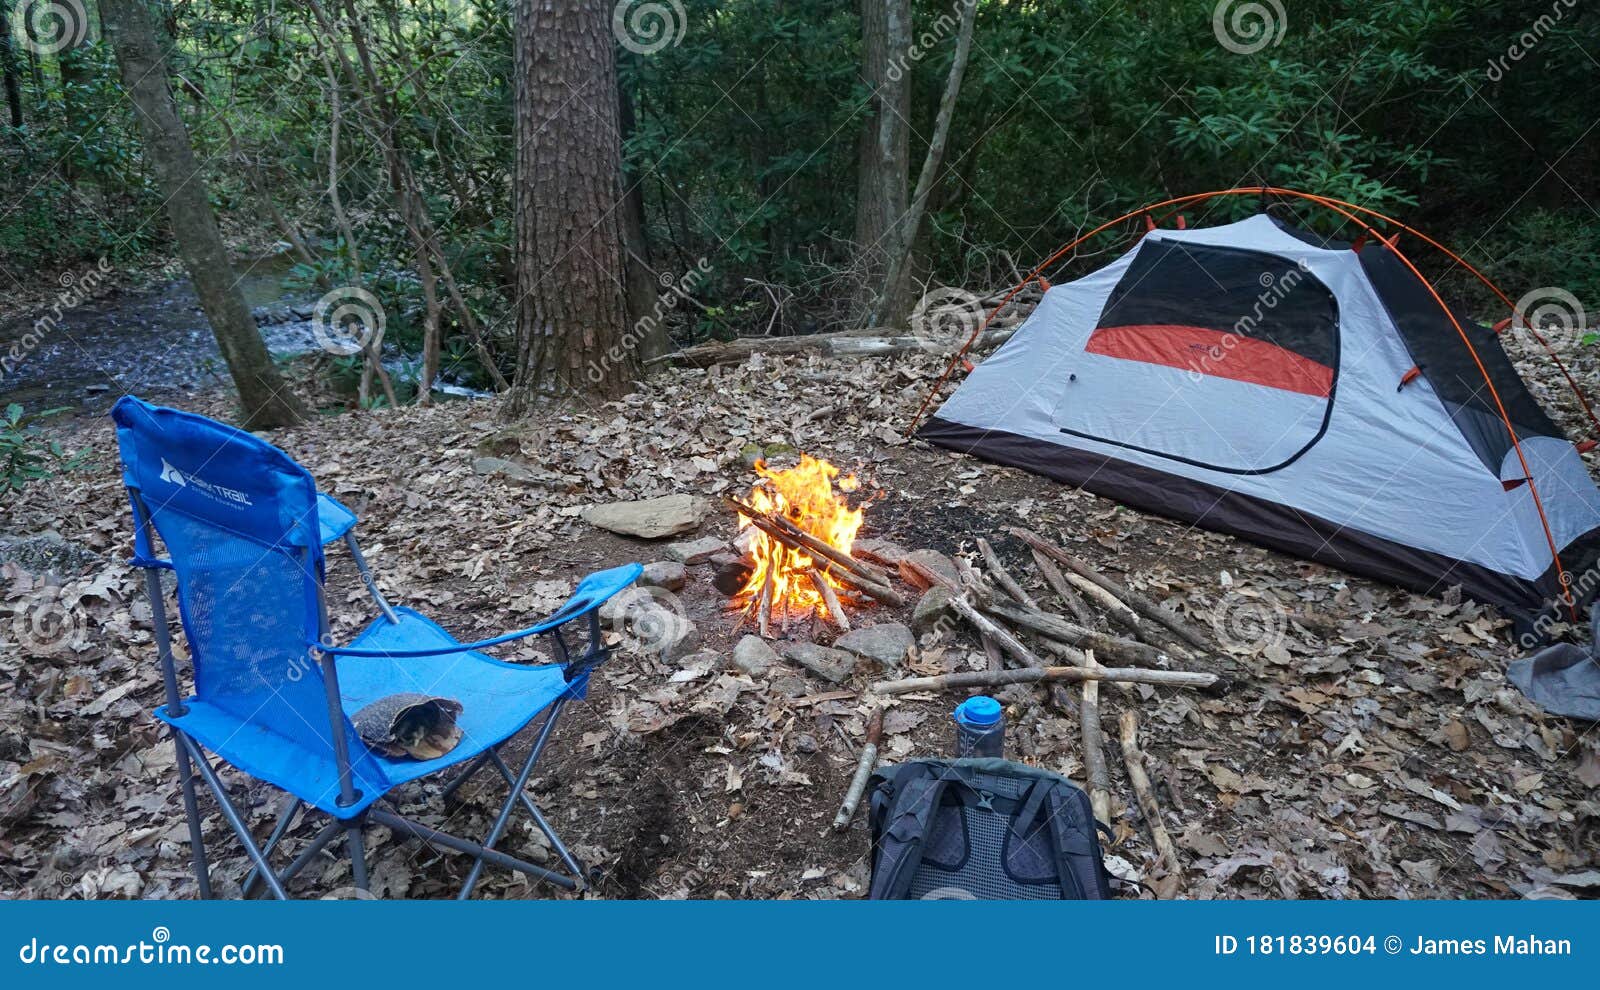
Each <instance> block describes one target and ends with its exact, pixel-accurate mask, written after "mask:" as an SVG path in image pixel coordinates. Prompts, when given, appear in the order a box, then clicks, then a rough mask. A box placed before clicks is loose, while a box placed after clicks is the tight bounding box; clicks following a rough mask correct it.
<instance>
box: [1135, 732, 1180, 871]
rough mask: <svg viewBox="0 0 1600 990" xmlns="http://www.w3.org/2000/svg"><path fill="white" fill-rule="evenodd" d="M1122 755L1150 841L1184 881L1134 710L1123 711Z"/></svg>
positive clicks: (1163, 859)
mask: <svg viewBox="0 0 1600 990" xmlns="http://www.w3.org/2000/svg"><path fill="white" fill-rule="evenodd" d="M1121 725H1122V759H1123V760H1124V761H1125V762H1126V763H1127V764H1128V783H1130V784H1132V785H1133V793H1134V796H1135V797H1136V798H1138V800H1139V812H1140V813H1141V814H1142V815H1144V823H1145V827H1147V828H1148V829H1150V842H1151V843H1152V844H1153V845H1154V846H1155V847H1156V853H1157V854H1158V855H1160V857H1161V862H1162V865H1163V866H1165V867H1166V871H1167V876H1168V877H1170V878H1171V879H1172V882H1173V883H1175V884H1176V883H1181V882H1182V881H1183V865H1182V864H1181V863H1180V862H1178V848H1177V847H1176V846H1174V845H1173V844H1172V836H1170V835H1168V834H1167V826H1166V825H1165V824H1164V823H1163V822H1162V821H1161V806H1160V805H1158V804H1157V803H1156V792H1155V790H1154V789H1153V788H1152V787H1151V786H1150V777H1149V775H1148V774H1146V773H1145V770H1144V754H1143V753H1141V752H1140V751H1139V716H1138V715H1137V714H1135V713H1133V712H1131V711H1126V712H1123V713H1122V723H1121Z"/></svg>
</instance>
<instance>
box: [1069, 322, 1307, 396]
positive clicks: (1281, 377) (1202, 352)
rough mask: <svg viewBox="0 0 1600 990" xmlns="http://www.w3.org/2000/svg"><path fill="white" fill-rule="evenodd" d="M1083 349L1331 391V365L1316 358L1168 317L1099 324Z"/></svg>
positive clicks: (1239, 378)
mask: <svg viewBox="0 0 1600 990" xmlns="http://www.w3.org/2000/svg"><path fill="white" fill-rule="evenodd" d="M1084 350H1086V351H1088V352H1089V353H1090V354H1103V355H1105V356H1106V357H1114V358H1123V359H1125V360H1128V361H1143V362H1145V363H1146V364H1160V365H1165V366H1167V367H1169V368H1182V369H1183V370H1185V371H1190V372H1194V373H1195V374H1201V375H1211V376H1213V377H1215V378H1228V379H1232V380H1233V381H1236V382H1249V383H1250V384H1252V385H1265V386H1267V387H1268V388H1278V389H1283V390H1284V391H1286V392H1299V393H1301V394H1302V395H1314V396H1317V397H1318V398H1323V399H1326V398H1327V397H1328V396H1329V395H1331V394H1332V392H1333V369H1332V368H1330V367H1328V366H1327V365H1325V364H1323V363H1321V362H1320V361H1313V360H1311V359H1310V358H1308V357H1304V356H1302V355H1300V354H1296V353H1295V352H1293V351H1290V350H1285V349H1284V348H1282V347H1279V346H1278V345H1276V344H1269V343H1267V342H1266V341H1264V340H1256V339H1255V338H1254V337H1244V336H1241V335H1239V334H1236V333H1228V332H1226V331H1222V330H1207V329H1205V328H1204V327H1190V326H1182V325H1176V324H1168V323H1157V324H1136V325H1130V326H1121V327H1100V328H1099V329H1097V330H1096V331H1095V332H1094V333H1092V334H1090V335H1089V343H1088V345H1087V346H1086V347H1085V348H1084Z"/></svg>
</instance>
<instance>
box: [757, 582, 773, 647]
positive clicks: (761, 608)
mask: <svg viewBox="0 0 1600 990" xmlns="http://www.w3.org/2000/svg"><path fill="white" fill-rule="evenodd" d="M772 571H773V569H772V568H771V567H768V568H767V579H766V580H765V581H763V582H762V583H761V598H760V599H759V600H758V601H757V602H756V621H757V622H759V623H760V625H759V627H758V628H759V629H760V631H761V638H762V639H771V638H772Z"/></svg>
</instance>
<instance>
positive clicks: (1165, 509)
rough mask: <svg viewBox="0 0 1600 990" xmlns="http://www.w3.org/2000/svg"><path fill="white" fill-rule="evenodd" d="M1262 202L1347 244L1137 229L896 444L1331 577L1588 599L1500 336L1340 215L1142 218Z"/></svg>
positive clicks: (1252, 223)
mask: <svg viewBox="0 0 1600 990" xmlns="http://www.w3.org/2000/svg"><path fill="white" fill-rule="evenodd" d="M1268 193H1271V194H1275V195H1284V196H1293V197H1299V198H1303V199H1306V200H1309V201H1311V202H1313V203H1315V204H1317V205H1321V206H1326V207H1328V208H1330V209H1334V210H1336V211H1337V212H1339V213H1342V214H1343V215H1344V216H1346V217H1347V218H1349V219H1352V220H1354V221H1355V222H1356V223H1357V224H1359V225H1360V226H1362V227H1363V228H1364V230H1365V232H1364V233H1363V234H1362V236H1360V237H1359V238H1358V239H1357V240H1356V241H1354V242H1343V241H1336V240H1331V239H1325V238H1322V237H1319V236H1317V235H1315V234H1312V233H1309V232H1307V231H1304V230H1300V229H1297V228H1294V227H1292V226H1290V225H1288V224H1286V223H1283V222H1282V221H1279V220H1277V219H1275V218H1273V217H1271V216H1268V215H1266V214H1264V213H1263V214H1259V215H1256V216H1253V217H1251V218H1249V219H1246V220H1243V221H1240V222H1237V223H1231V224H1226V225H1222V226H1216V227H1207V228H1193V229H1181V227H1180V229H1166V228H1162V227H1158V226H1155V225H1154V223H1153V222H1152V221H1148V220H1147V225H1148V226H1149V229H1148V230H1147V231H1146V233H1145V234H1144V235H1143V236H1142V237H1141V238H1140V239H1139V241H1138V243H1137V244H1135V246H1134V247H1133V248H1132V249H1131V250H1129V251H1128V252H1127V253H1126V254H1124V255H1123V256H1122V257H1120V258H1119V259H1117V260H1116V261H1114V262H1112V263H1111V264H1109V265H1107V266H1106V267H1104V268H1102V269H1100V270H1099V271H1096V272H1094V273H1092V274H1090V275H1087V276H1085V277H1083V278H1081V279H1078V280H1077V281H1074V282H1070V283H1065V284H1061V285H1057V286H1053V287H1049V288H1048V289H1047V291H1046V292H1045V293H1044V296H1043V299H1042V301H1041V302H1040V304H1039V306H1038V308H1037V309H1035V311H1034V312H1033V314H1032V315H1031V316H1030V317H1029V318H1028V320H1027V321H1026V322H1025V323H1024V324H1023V326H1022V327H1021V328H1020V329H1019V330H1018V331H1017V333H1016V334H1015V335H1014V336H1013V337H1012V338H1011V339H1010V340H1009V341H1007V342H1006V343H1005V344H1004V345H1003V346H1002V347H1001V348H1000V349H999V350H998V351H997V352H995V353H994V354H993V355H992V356H990V357H989V358H988V359H987V360H985V361H984V362H983V363H982V364H981V365H979V366H978V367H977V368H976V369H975V370H973V371H972V373H971V374H970V375H969V376H968V377H967V378H966V380H965V381H963V382H962V384H961V386H960V387H959V388H958V389H957V390H956V392H955V393H954V394H953V395H952V396H951V397H950V398H949V399H948V400H947V401H946V402H945V403H944V405H943V406H942V407H941V408H939V409H938V411H937V413H936V414H935V415H934V416H932V417H931V418H930V419H928V421H927V422H926V423H924V424H922V426H921V429H920V430H919V431H918V435H919V436H921V437H923V438H925V439H927V440H929V441H931V442H933V443H936V444H940V445H942V446H945V447H949V448H951V449H954V450H958V451H962V452H965V453H971V454H974V455H977V456H979V457H983V458H985V459H987V460H991V461H996V462H999V463H1004V464H1011V465H1015V466H1018V467H1022V468H1025V469H1027V470H1030V471H1033V472H1036V473H1038V474H1042V475H1045V476H1046V477H1050V478H1053V479H1055V480H1057V481H1061V482H1064V483H1068V484H1073V485H1079V486H1082V487H1083V488H1085V489H1087V490H1089V491H1092V492H1095V493H1096V494H1099V495H1102V496H1105V497H1107V498H1110V499H1113V500H1116V501H1119V502H1123V503H1125V504H1127V505H1130V506H1133V507H1135V508H1138V509H1142V510H1145V511H1150V512H1156V513H1160V514H1163V515H1167V516H1170V517H1173V518H1176V519H1180V520H1183V521H1186V522H1192V523H1195V524H1197V525H1200V526H1203V527H1205V528H1208V529H1213V530H1217V531H1220V532H1225V533H1231V534H1235V535H1238V536H1242V537H1245V538H1247V539H1250V540H1252V541H1254V542H1256V543H1259V544H1261V545H1263V546H1266V547H1269V548H1272V549H1276V550H1281V551H1284V552H1287V553H1290V554H1293V555H1295V556H1299V557H1304V558H1308V559H1311V560H1316V561H1319V562H1322V563H1326V564H1329V565H1331V566H1334V567H1338V568H1340V569H1343V570H1346V571H1349V572H1351V573H1357V574H1365V575H1369V576H1372V577H1376V578H1379V579H1382V580H1386V581H1390V582H1392V583H1395V584H1398V585H1401V586H1404V587H1408V588H1411V589H1414V590H1418V591H1422V592H1424V593H1439V592H1442V591H1443V590H1445V589H1446V588H1448V587H1450V586H1452V585H1459V586H1460V587H1461V589H1462V591H1463V592H1464V593H1465V594H1466V595H1468V596H1469V597H1471V598H1474V599H1476V600H1479V601H1482V602H1486V603H1489V604H1494V605H1497V606H1502V607H1504V608H1505V609H1507V610H1508V611H1509V612H1511V613H1512V614H1513V615H1514V616H1516V617H1519V618H1523V619H1528V618H1531V617H1532V616H1533V615H1534V614H1535V613H1537V612H1540V611H1543V610H1545V609H1546V608H1548V607H1549V606H1550V605H1551V604H1552V603H1553V602H1555V601H1557V600H1559V601H1560V602H1561V603H1562V604H1561V611H1562V612H1563V613H1566V614H1567V615H1572V616H1575V615H1576V614H1577V609H1578V607H1580V606H1581V605H1582V604H1584V603H1586V602H1587V601H1588V600H1589V599H1590V598H1592V597H1593V595H1594V593H1595V591H1596V587H1595V586H1597V585H1600V581H1595V580H1592V579H1590V580H1577V579H1575V577H1574V576H1575V575H1585V574H1594V573H1596V572H1595V570H1594V564H1595V560H1596V557H1597V556H1600V490H1597V489H1596V488H1595V485H1594V483H1593V482H1592V481H1591V480H1590V478H1589V475H1588V472H1587V470H1586V469H1585V467H1584V464H1583V461H1582V459H1581V457H1580V456H1579V455H1578V453H1577V451H1576V450H1575V449H1574V447H1573V445H1572V443H1571V442H1570V441H1568V439H1567V438H1565V437H1564V436H1563V435H1562V432H1561V430H1560V429H1559V428H1558V427H1557V426H1556V425H1555V424H1554V423H1553V422H1551V420H1550V418H1549V417H1548V416H1547V415H1546V414H1545V412H1544V411H1543V410H1542V409H1541V408H1540V407H1539V405H1538V403H1537V402H1536V401H1535V400H1534V398H1533V396H1532V395H1531V394H1529V392H1528V390H1527V387H1526V386H1525V385H1524V383H1523V382H1522V380H1521V379H1520V377H1519V376H1518V375H1517V373H1516V370H1515V369H1514V367H1513V366H1512V364H1511V361H1510V359H1509V358H1508V357H1507V356H1506V354H1505V351H1504V350H1503V349H1502V347H1501V346H1500V342H1499V340H1498V334H1497V332H1496V330H1497V329H1499V328H1495V329H1491V328H1488V327H1483V326H1481V325H1479V324H1477V323H1475V322H1473V321H1471V320H1468V319H1466V318H1465V317H1463V316H1462V315H1461V314H1460V313H1458V312H1456V311H1454V310H1452V309H1451V308H1450V307H1448V306H1447V305H1446V304H1445V303H1444V302H1443V300H1442V299H1441V298H1440V297H1439V295H1438V294H1437V292H1436V291H1435V290H1434V288H1433V286H1432V285H1431V284H1430V283H1428V282H1427V281H1426V280H1425V279H1424V278H1423V276H1422V275H1421V273H1420V272H1419V271H1418V270H1417V269H1416V267H1415V266H1414V265H1413V264H1412V263H1411V262H1410V260H1409V259H1408V258H1406V256H1405V255H1404V254H1403V253H1402V252H1401V251H1400V249H1399V247H1398V246H1397V244H1396V241H1397V240H1398V237H1396V238H1391V239H1387V240H1386V239H1384V238H1383V237H1382V236H1381V235H1380V234H1379V233H1378V232H1377V231H1376V229H1374V228H1372V227H1371V226H1369V225H1368V224H1366V223H1365V222H1364V221H1362V220H1360V219H1359V218H1357V217H1355V215H1354V214H1352V213H1350V212H1348V211H1347V209H1346V207H1347V206H1348V204H1338V205H1332V204H1334V203H1336V201H1331V200H1326V199H1323V198H1321V197H1312V196H1309V195H1308V194H1301V193H1294V192H1292V191H1289V190H1257V189H1250V190H1228V191H1225V192H1223V193H1208V194H1200V195H1198V196H1194V197H1185V198H1184V199H1182V200H1175V201H1169V204H1161V205H1170V204H1172V203H1187V202H1197V201H1200V200H1202V199H1205V198H1209V197H1210V196H1216V195H1244V194H1250V195H1266V194H1268ZM1147 209H1154V208H1147ZM1348 209H1349V210H1354V209H1359V208H1357V207H1348ZM1140 212H1144V213H1145V215H1146V216H1147V217H1148V216H1150V214H1149V213H1148V212H1146V211H1140ZM1137 215H1138V214H1131V215H1130V216H1137ZM1114 223H1116V221H1113V224H1114ZM1110 226H1112V224H1107V225H1105V226H1103V227H1101V228H1097V231H1091V233H1090V235H1085V236H1086V237H1087V236H1092V235H1093V234H1094V233H1096V232H1098V231H1099V230H1105V229H1108V228H1109V227H1110ZM1406 229H1407V230H1409V228H1406ZM1081 240H1082V238H1080V242H1081ZM1077 243H1079V242H1074V244H1073V245H1068V248H1064V249H1063V250H1062V252H1058V253H1057V255H1056V256H1055V257H1060V256H1061V255H1062V254H1064V253H1065V252H1066V251H1067V250H1068V249H1070V248H1071V247H1073V246H1075V245H1076V244H1077ZM1054 260H1055V258H1052V259H1051V261H1054ZM1050 263H1051V262H1046V265H1045V266H1041V267H1040V269H1039V271H1043V270H1044V269H1045V267H1046V266H1048V265H1049V264H1050ZM1035 274H1038V272H1036V273H1035ZM1030 280H1031V279H1030ZM1502 297H1503V296H1502ZM1003 305H1004V304H1003V303H1002V306H1003ZM1502 326H1503V325H1502ZM980 329H981V328H980ZM976 336H977V335H976V334H974V338H975V337H976ZM935 391H937V389H936V390H935ZM930 399H931V396H930ZM1585 408H1586V409H1587V408H1588V407H1587V405H1585Z"/></svg>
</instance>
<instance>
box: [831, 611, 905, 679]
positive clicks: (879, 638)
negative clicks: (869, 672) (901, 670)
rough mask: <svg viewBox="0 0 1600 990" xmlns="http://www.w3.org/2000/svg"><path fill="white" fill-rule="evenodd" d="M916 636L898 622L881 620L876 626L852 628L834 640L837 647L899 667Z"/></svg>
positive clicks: (873, 660) (892, 666) (863, 657)
mask: <svg viewBox="0 0 1600 990" xmlns="http://www.w3.org/2000/svg"><path fill="white" fill-rule="evenodd" d="M915 643H916V637H914V636H912V635H911V630H909V629H907V628H906V627H905V626H903V625H901V624H900V623H898V622H880V623H878V624H877V625H875V626H865V627H863V628H861V629H852V630H851V631H850V632H847V633H845V634H844V635H843V636H840V637H839V638H838V639H836V640H834V641H833V645H834V648H835V649H839V650H848V651H849V652H851V653H854V654H855V655H856V656H858V657H861V658H862V659H863V660H871V661H872V662H874V663H876V664H879V665H880V666H883V667H887V668H891V669H892V668H896V667H899V666H900V664H901V663H902V662H904V660H905V658H906V655H907V654H908V653H910V652H911V647H912V646H913V645H914V644H915Z"/></svg>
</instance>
